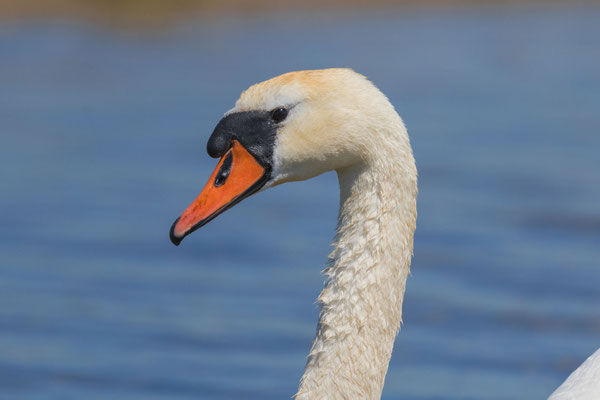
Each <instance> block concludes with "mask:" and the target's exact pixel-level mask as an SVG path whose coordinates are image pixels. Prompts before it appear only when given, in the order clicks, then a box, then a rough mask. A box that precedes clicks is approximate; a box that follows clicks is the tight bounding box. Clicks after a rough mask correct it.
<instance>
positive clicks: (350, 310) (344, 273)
mask: <svg viewBox="0 0 600 400" xmlns="http://www.w3.org/2000/svg"><path fill="white" fill-rule="evenodd" d="M408 149H410V147H408ZM386 152H387V153H390V151H389V150H387V151H383V153H386ZM338 178H339V182H340V213H339V219H338V228H337V235H336V238H335V240H334V243H333V247H334V250H333V251H332V253H331V255H330V260H329V266H328V267H327V268H326V269H325V271H324V273H325V275H326V285H325V288H324V290H323V291H322V293H321V295H320V296H319V303H320V305H321V313H320V316H319V325H318V328H317V336H316V338H315V341H314V343H313V346H312V348H311V351H310V354H309V358H308V363H307V365H306V369H305V372H304V375H303V377H302V380H301V382H300V389H299V391H298V393H297V394H296V399H297V400H307V399H310V400H315V399H329V400H335V399H379V398H380V397H381V392H382V389H383V383H384V379H385V375H386V372H387V368H388V364H389V360H390V357H391V354H392V348H393V344H394V339H395V337H396V334H397V332H398V329H399V328H400V323H401V321H402V300H403V297H404V289H405V284H406V278H407V275H408V273H409V267H410V259H411V257H412V248H413V233H414V229H415V221H416V195H417V182H416V169H415V166H414V160H413V158H412V154H411V152H410V150H408V152H404V153H401V154H398V153H395V154H382V156H381V157H380V158H379V159H378V160H375V161H373V162H369V163H365V164H362V165H356V166H353V167H349V168H345V169H342V170H338Z"/></svg>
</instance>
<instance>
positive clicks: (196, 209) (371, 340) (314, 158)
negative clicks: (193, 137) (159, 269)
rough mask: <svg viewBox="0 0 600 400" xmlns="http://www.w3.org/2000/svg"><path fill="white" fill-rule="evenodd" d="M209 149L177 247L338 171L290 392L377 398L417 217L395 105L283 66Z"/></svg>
mask: <svg viewBox="0 0 600 400" xmlns="http://www.w3.org/2000/svg"><path fill="white" fill-rule="evenodd" d="M207 150H208V154H209V155H210V156H212V157H215V158H217V157H221V160H220V161H219V163H218V164H217V167H216V168H215V170H214V172H213V173H212V175H211V176H210V178H209V180H208V182H207V183H206V185H205V187H204V189H203V190H202V192H201V193H200V195H199V196H198V197H197V198H196V200H194V201H193V202H192V204H191V205H190V206H189V207H188V208H187V209H186V210H185V211H184V212H183V214H182V215H181V217H180V218H178V219H177V220H176V221H175V222H174V223H173V226H172V227H171V231H170V238H171V241H172V242H173V243H174V244H175V245H179V243H180V242H181V241H182V240H183V238H184V237H185V236H187V235H189V234H190V233H192V232H193V231H195V230H196V229H198V228H200V227H201V226H203V225H204V224H206V223H207V222H209V221H211V220H212V219H213V218H215V217H216V216H217V215H219V214H221V213H222V212H224V211H225V210H227V209H229V208H230V207H233V206H234V205H235V204H237V203H239V202H240V201H242V200H243V199H245V198H246V197H248V196H250V195H252V194H254V193H256V192H258V191H261V190H265V189H267V188H269V187H272V186H276V185H279V184H281V183H285V182H291V181H299V180H305V179H309V178H312V177H315V176H317V175H320V174H322V173H324V172H326V171H331V170H335V171H336V172H337V175H338V179H339V185H340V212H339V216H338V226H337V235H336V237H335V240H334V243H333V248H334V250H333V251H332V253H331V254H330V264H329V266H328V267H327V268H326V269H325V274H326V276H327V278H326V284H325V288H324V289H323V291H322V292H321V295H320V296H319V303H320V305H321V313H320V315H319V324H318V329H317V334H316V338H315V340H314V342H313V345H312V348H311V350H310V353H309V356H308V362H307V364H306V367H305V371H304V374H303V376H302V378H301V381H300V387H299V389H298V393H297V394H296V395H295V397H296V399H297V400H319V399H326V400H336V399H353V400H354V399H361V400H362V399H365V400H366V399H379V398H380V397H381V392H382V389H383V383H384V379H385V375H386V372H387V369H388V364H389V361H390V357H391V354H392V347H393V344H394V339H395V337H396V334H397V332H398V329H399V328H400V323H401V321H402V300H403V297H404V289H405V285H406V278H407V275H408V273H409V267H410V261H411V257H412V251H413V234H414V230H415V222H416V218H417V207H416V199H417V169H416V167H415V161H414V158H413V155H412V149H411V146H410V142H409V138H408V134H407V132H406V128H405V127H404V123H403V122H402V119H401V118H400V116H399V115H398V114H397V113H396V111H395V110H394V107H393V106H392V105H391V103H390V102H389V101H388V99H387V98H386V97H385V95H383V94H382V93H381V92H380V91H379V90H378V89H377V88H376V87H375V86H374V85H373V84H372V83H371V82H370V81H368V80H367V79H366V78H365V77H364V76H362V75H360V74H358V73H356V72H354V71H352V70H350V69H326V70H315V71H299V72H290V73H287V74H284V75H281V76H278V77H276V78H273V79H270V80H268V81H265V82H262V83H258V84H256V85H254V86H251V87H250V88H249V89H247V90H246V91H245V92H243V93H242V95H241V96H240V98H239V99H238V101H237V102H236V104H235V107H234V108H233V109H231V110H230V111H228V112H227V113H226V114H225V116H224V117H223V119H221V121H220V122H219V123H218V124H217V126H216V128H215V130H214V132H213V133H212V135H211V137H210V139H209V140H208V144H207ZM598 398H600V397H598ZM598 398H597V399H598ZM558 399H559V398H556V400H558ZM560 399H561V400H562V399H566V398H563V397H561V398H560ZM586 399H587V398H586ZM590 399H591V398H590Z"/></svg>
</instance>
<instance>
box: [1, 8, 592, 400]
mask: <svg viewBox="0 0 600 400" xmlns="http://www.w3.org/2000/svg"><path fill="white" fill-rule="evenodd" d="M599 21H600V4H599V3H596V2H587V3H586V2H581V3H575V2H571V1H564V2H555V3H554V2H522V1H514V2H509V3H506V2H500V1H485V2H475V1H473V2H461V1H450V0H447V1H438V2H417V1H410V0H405V1H402V2H394V1H391V0H388V1H376V2H366V1H352V2H349V3H344V2H341V1H325V2H319V1H311V2H307V3H302V4H298V3H297V2H292V1H274V0H261V1H258V2H244V1H242V0H230V1H224V2H218V1H216V0H215V1H201V2H195V1H191V0H181V1H158V0H153V1H149V0H128V1H115V0H87V1H84V0H62V1H54V2H52V1H44V2H42V1H33V0H22V1H16V0H15V1H6V0H3V1H0V160H1V168H0V185H1V186H0V188H1V192H0V193H1V196H0V210H1V211H0V222H1V223H0V238H1V240H0V260H1V266H0V398H1V399H61V400H62V399H217V400H221V399H222V400H225V399H234V398H245V399H285V398H290V396H292V395H293V394H294V393H295V390H296V388H297V385H298V380H299V378H300V376H301V374H302V371H303V368H304V363H305V357H306V355H307V353H308V350H309V347H310V344H311V342H312V339H313V336H314V333H315V326H316V321H317V317H318V309H317V306H316V304H315V299H316V298H317V295H318V293H319V292H320V290H321V288H322V280H323V277H322V276H321V275H320V271H321V269H322V268H323V267H324V264H325V261H326V257H327V254H328V252H329V246H328V245H329V243H330V241H331V239H332V237H333V234H334V227H335V223H336V215H337V206H338V204H337V202H338V189H337V181H336V177H335V175H334V174H326V175H324V176H321V177H319V178H317V179H314V180H311V181H307V182H302V183H294V184H288V185H283V186H280V187H277V188H275V189H273V190H270V191H267V192H265V193H260V194H259V195H257V196H254V197H252V198H250V199H248V200H246V201H244V202H243V203H242V204H240V205H239V206H237V207H235V208H233V209H232V210H230V211H228V212H227V213H226V214H224V215H222V216H220V217H219V218H218V219H216V220H215V221H213V222H211V223H210V225H208V226H207V227H206V228H204V229H201V230H199V231H198V232H196V233H195V234H194V235H193V236H191V237H190V238H189V239H187V240H186V241H185V242H184V243H183V244H182V246H180V247H179V248H176V247H174V246H173V245H172V244H171V243H170V242H169V239H168V231H169V227H170V225H171V223H172V222H173V220H174V219H175V218H176V217H177V216H178V215H179V214H180V213H181V211H182V210H183V209H184V208H185V207H186V206H187V205H188V204H189V203H190V202H191V201H192V200H193V198H195V196H196V195H197V194H198V192H199V190H200V189H201V187H202V186H203V185H204V183H205V180H206V179H207V177H208V175H209V174H210V172H211V171H212V169H213V167H214V165H215V163H216V161H215V160H213V159H211V158H209V157H208V155H207V154H206V151H205V144H206V140H207V138H208V136H209V135H210V133H211V132H212V129H213V128H214V126H215V124H216V123H217V122H218V120H219V119H220V118H221V116H222V114H223V113H224V112H225V111H226V110H228V109H229V108H231V107H232V106H233V104H234V102H235V100H236V99H237V97H238V95H239V93H240V92H241V91H242V90H243V89H245V88H246V87H248V86H249V85H251V84H253V83H255V82H258V81H262V80H264V79H267V78H270V77H273V76H275V75H278V74H281V73H284V72H287V71H291V70H300V69H313V68H324V67H334V66H335V67H351V68H354V69H355V70H356V71H358V72H361V73H363V74H365V75H367V76H368V77H369V78H370V79H371V80H372V81H373V82H374V83H375V84H376V85H377V86H379V87H380V88H381V89H382V90H383V91H384V92H385V93H386V94H387V95H388V96H389V98H390V100H391V101H392V103H393V104H394V105H395V106H396V108H397V110H398V111H399V113H400V115H402V116H403V118H404V120H405V122H406V124H407V126H408V130H409V134H410V135H411V140H412V144H413V147H414V153H415V157H416V160H417V165H418V168H419V173H420V182H419V186H420V193H419V219H418V224H417V225H418V228H417V233H416V236H415V257H414V262H413V266H412V276H411V277H410V278H409V281H408V285H407V293H406V299H405V303H404V304H405V305H404V325H403V328H402V331H401V332H400V334H399V336H398V340H397V341H396V346H395V350H394V354H393V358H392V362H391V365H390V369H389V373H388V376H387V380H386V386H385V389H384V395H383V398H384V399H399V398H402V399H415V400H417V399H418V400H434V399H435V400H442V399H444V400H459V399H460V400H469V399H472V400H475V399H543V398H546V397H547V396H548V395H549V394H550V393H551V392H552V391H553V390H554V388H555V387H556V386H558V385H559V384H560V383H561V382H562V381H563V380H564V379H565V378H566V377H567V375H568V374H569V373H570V372H571V371H572V370H573V369H574V368H576V367H577V366H578V365H579V364H580V363H581V362H582V361H583V360H584V359H585V358H586V357H587V356H588V355H590V354H591V353H592V352H593V351H595V350H596V349H597V348H598V347H600V306H599V304H600V265H599V260H600V176H599V169H600V157H599V151H600V132H599V129H598V127H599V126H600V110H599V105H600V75H599V71H600V42H599V38H600V23H598V22H599Z"/></svg>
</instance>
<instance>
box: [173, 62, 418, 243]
mask: <svg viewBox="0 0 600 400" xmlns="http://www.w3.org/2000/svg"><path fill="white" fill-rule="evenodd" d="M392 131H393V132H394V134H393V135H391V136H390V132H392ZM398 131H400V135H398V133H397V132H398ZM405 132H406V131H405V129H404V125H403V124H402V120H401V119H400V117H399V116H398V114H397V113H396V112H395V110H394V108H393V106H392V105H391V104H390V102H389V101H388V100H387V98H386V97H385V96H384V95H383V94H382V93H381V92H380V91H379V90H378V89H377V88H376V87H375V86H374V85H373V84H372V83H371V82H370V81H368V80H367V79H366V78H365V77H364V76H362V75H360V74H358V73H356V72H354V71H352V70H350V69H345V68H335V69H325V70H313V71H297V72H290V73H287V74H284V75H280V76H278V77H275V78H273V79H270V80H267V81H265V82H261V83H258V84H255V85H253V86H251V87H250V88H248V89H247V90H246V91H244V92H243V93H242V94H241V96H240V98H239V99H238V100H237V102H236V104H235V107H234V108H232V109H231V110H229V111H228V112H227V113H226V114H225V115H224V116H223V118H222V119H221V121H219V123H218V124H217V126H216V128H215V130H214V131H213V133H212V135H211V136H210V138H209V140H208V143H207V151H208V154H209V155H210V156H211V157H214V158H220V161H219V163H218V164H217V166H216V168H215V170H214V171H213V173H212V175H211V176H210V178H209V180H208V182H207V183H206V185H205V187H204V189H203V190H202V191H201V193H200V195H199V196H198V197H197V198H196V200H194V202H192V204H191V205H190V206H189V207H188V208H187V209H186V210H185V211H184V212H183V214H182V215H181V217H180V218H178V219H177V220H176V221H175V222H174V223H173V226H172V227H171V232H170V238H171V241H172V242H173V243H174V244H175V245H178V244H179V243H180V242H181V240H183V238H184V237H185V236H187V235H189V234H190V233H192V232H193V231H195V230H196V229H198V228H200V227H201V226H203V225H205V224H206V223H207V222H209V221H211V220H212V219H213V218H215V217H216V216H218V215H219V214H221V213H222V212H224V211H226V210H227V209H229V208H231V207H232V206H234V205H236V204H237V203H239V202H240V201H242V200H243V199H245V198H247V197H249V196H250V195H252V194H254V193H256V192H258V191H261V190H264V189H266V188H269V187H272V186H276V185H279V184H281V183H285V182H290V181H299V180H305V179H309V178H312V177H314V176H317V175H320V174H322V173H324V172H327V171H331V170H338V171H339V170H342V169H344V168H348V167H351V166H354V165H357V164H361V163H368V162H369V161H370V160H372V159H373V158H374V157H376V156H377V154H379V153H381V150H382V149H381V147H382V146H384V145H385V143H386V141H389V140H390V139H391V140H398V139H399V140H403V139H404V137H406V138H405V140H406V143H405V146H407V147H408V151H409V153H410V144H409V143H408V136H407V135H406V133H405ZM381 135H388V136H390V137H381Z"/></svg>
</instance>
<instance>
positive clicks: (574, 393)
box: [548, 349, 600, 400]
mask: <svg viewBox="0 0 600 400" xmlns="http://www.w3.org/2000/svg"><path fill="white" fill-rule="evenodd" d="M598 399H600V349H598V350H596V352H595V353H594V354H592V355H591V356H590V357H589V358H588V359H587V360H585V361H584V362H583V364H581V365H580V366H579V368H577V369H576V370H575V371H574V372H573V373H572V374H571V375H569V377H568V378H567V380H566V381H564V382H563V384H562V385H560V386H559V387H558V389H556V390H555V391H554V393H552V394H551V395H550V397H548V400H598Z"/></svg>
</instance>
